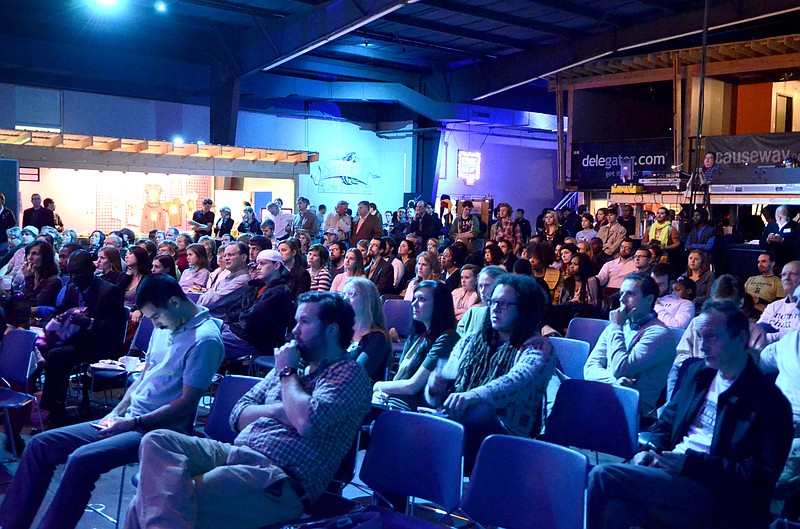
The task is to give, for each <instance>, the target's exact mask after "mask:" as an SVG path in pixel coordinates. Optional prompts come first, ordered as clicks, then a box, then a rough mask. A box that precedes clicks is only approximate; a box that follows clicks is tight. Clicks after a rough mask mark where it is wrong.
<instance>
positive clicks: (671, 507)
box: [586, 464, 717, 529]
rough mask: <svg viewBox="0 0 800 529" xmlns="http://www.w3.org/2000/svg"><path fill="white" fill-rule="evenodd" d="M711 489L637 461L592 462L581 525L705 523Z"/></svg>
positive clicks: (620, 528)
mask: <svg viewBox="0 0 800 529" xmlns="http://www.w3.org/2000/svg"><path fill="white" fill-rule="evenodd" d="M716 505H717V504H716V500H715V497H714V493H713V492H712V491H711V489H709V488H708V487H706V486H705V485H703V484H702V483H700V482H699V481H695V480H693V479H689V478H686V477H682V476H673V475H672V474H668V473H667V471H666V470H663V469H660V468H652V467H646V466H638V465H632V464H631V465H624V464H613V465H598V466H596V467H595V468H594V469H593V470H592V471H591V473H589V493H588V501H587V504H586V527H587V529H628V528H629V527H633V526H642V527H647V528H674V527H680V528H682V529H689V528H701V527H707V526H708V525H709V523H710V521H711V517H712V515H713V513H714V511H715V509H716Z"/></svg>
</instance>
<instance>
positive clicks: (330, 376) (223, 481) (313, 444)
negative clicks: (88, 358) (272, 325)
mask: <svg viewBox="0 0 800 529" xmlns="http://www.w3.org/2000/svg"><path fill="white" fill-rule="evenodd" d="M295 319H296V321H297V325H296V326H295V328H294V330H293V331H292V333H293V334H294V340H292V341H291V342H289V343H288V344H286V345H284V346H283V347H281V348H280V349H278V350H276V352H275V369H273V370H272V371H270V372H269V373H268V374H267V376H266V377H265V378H264V380H262V381H261V382H260V383H258V384H257V385H256V386H255V387H254V388H253V389H252V390H250V392H248V393H247V394H246V395H245V396H244V397H242V399H241V400H239V402H238V403H237V404H236V406H235V407H234V409H233V412H232V413H231V417H230V423H231V426H232V427H233V429H234V430H235V431H237V432H239V435H238V436H237V438H236V440H235V441H234V444H233V445H229V444H227V443H221V442H218V441H214V440H212V439H200V438H196V437H191V436H188V435H182V434H176V433H175V432H170V431H167V430H156V431H153V432H150V433H149V434H147V435H146V436H145V437H144V439H143V440H142V448H141V450H140V454H141V470H140V475H141V481H140V483H139V488H138V489H137V491H136V496H135V497H134V499H133V502H132V503H131V508H130V510H129V511H128V516H127V518H126V520H125V527H126V528H128V529H132V528H138V527H173V528H184V527H185V528H188V527H238V528H250V527H253V528H256V527H262V526H264V525H270V524H274V523H277V522H282V521H286V520H290V519H293V518H298V517H299V516H300V515H301V514H302V512H303V510H304V507H306V506H307V505H309V504H310V503H312V502H314V501H315V500H316V499H318V498H319V497H320V495H321V494H322V493H323V491H324V490H325V487H326V486H327V484H328V483H329V482H330V480H331V479H332V478H333V475H334V473H335V471H336V469H337V467H338V466H339V464H340V462H341V460H342V458H343V457H344V455H345V454H346V452H347V450H348V449H349V448H350V446H352V444H353V439H354V437H355V434H356V432H357V431H358V428H359V427H360V426H361V421H362V419H363V418H364V416H365V415H366V413H367V411H368V410H369V407H370V397H371V395H372V385H371V383H370V380H369V377H368V376H367V373H366V372H365V371H364V368H363V367H361V365H360V364H358V363H356V362H355V361H354V360H349V359H348V357H347V347H348V346H349V345H350V343H351V341H352V339H353V324H354V321H355V314H354V313H353V309H352V308H351V307H350V305H349V304H348V303H347V302H346V301H345V300H344V298H342V297H341V296H339V295H338V294H334V293H330V292H308V293H306V294H303V295H302V296H300V300H299V305H298V307H297V313H296V315H295ZM303 366H305V367H303Z"/></svg>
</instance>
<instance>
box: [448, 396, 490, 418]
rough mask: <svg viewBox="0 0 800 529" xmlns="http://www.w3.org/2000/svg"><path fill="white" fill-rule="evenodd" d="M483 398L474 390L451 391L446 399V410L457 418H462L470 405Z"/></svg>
mask: <svg viewBox="0 0 800 529" xmlns="http://www.w3.org/2000/svg"><path fill="white" fill-rule="evenodd" d="M480 400H481V398H480V397H479V396H478V395H477V394H476V393H474V392H471V391H467V392H466V393H451V394H450V395H448V396H447V399H445V401H444V411H446V412H447V415H449V416H450V417H452V418H453V419H455V420H460V419H461V418H462V417H463V416H464V414H465V413H466V412H467V409H469V407H470V406H474V405H475V404H477V403H478V402H480Z"/></svg>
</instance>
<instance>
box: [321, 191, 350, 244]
mask: <svg viewBox="0 0 800 529" xmlns="http://www.w3.org/2000/svg"><path fill="white" fill-rule="evenodd" d="M347 206H348V204H347V201H346V200H340V201H339V202H337V203H336V207H335V208H334V210H333V211H331V212H330V213H328V216H327V217H325V225H324V226H323V228H324V230H325V232H326V233H327V232H328V230H330V229H333V230H336V234H337V239H336V240H338V241H348V240H350V230H351V229H352V227H353V219H351V218H350V215H348V214H347Z"/></svg>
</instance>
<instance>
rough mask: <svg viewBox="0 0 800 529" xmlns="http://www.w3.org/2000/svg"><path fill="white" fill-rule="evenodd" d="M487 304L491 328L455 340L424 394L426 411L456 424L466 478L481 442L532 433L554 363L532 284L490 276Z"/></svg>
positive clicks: (539, 293) (540, 299) (541, 296)
mask: <svg viewBox="0 0 800 529" xmlns="http://www.w3.org/2000/svg"><path fill="white" fill-rule="evenodd" d="M487 304H488V306H489V311H488V313H487V316H486V317H487V318H489V322H490V324H491V325H490V326H485V327H484V328H483V329H482V330H479V331H477V332H475V333H473V334H469V335H467V336H464V337H463V338H462V339H461V340H459V341H458V343H457V344H456V345H455V347H454V348H453V352H452V353H451V354H450V358H449V359H448V361H447V363H446V364H445V365H444V366H443V368H441V369H436V370H435V371H434V372H432V373H431V376H430V378H429V379H428V384H427V387H426V388H425V398H426V400H427V401H428V403H429V404H430V405H432V406H434V407H437V408H441V409H442V411H443V412H444V413H446V414H447V415H448V416H449V417H450V418H451V419H454V420H456V421H459V422H461V423H462V424H464V428H465V433H466V437H467V439H466V446H465V458H466V459H465V468H466V469H467V471H469V469H471V468H472V464H473V463H474V459H475V456H476V455H477V453H478V448H479V447H480V444H481V442H482V441H483V439H484V438H485V437H487V436H489V435H492V434H495V433H501V434H512V435H518V436H521V437H530V436H533V435H537V434H538V433H539V430H540V428H541V423H540V419H541V417H542V409H541V407H542V401H543V396H544V393H545V391H546V389H547V383H548V381H549V380H550V377H551V376H552V375H553V370H554V368H555V363H556V357H555V353H554V352H553V348H552V347H551V345H550V342H549V340H548V339H547V338H544V337H542V336H541V334H540V331H541V328H542V315H543V314H544V308H545V304H546V295H545V293H544V290H543V289H542V287H540V286H539V284H538V283H537V282H536V281H535V280H534V279H533V278H531V277H527V276H522V275H517V274H505V275H502V276H500V277H498V278H497V279H496V280H495V282H494V285H493V287H492V290H491V294H490V295H489V296H488V303H487Z"/></svg>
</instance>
